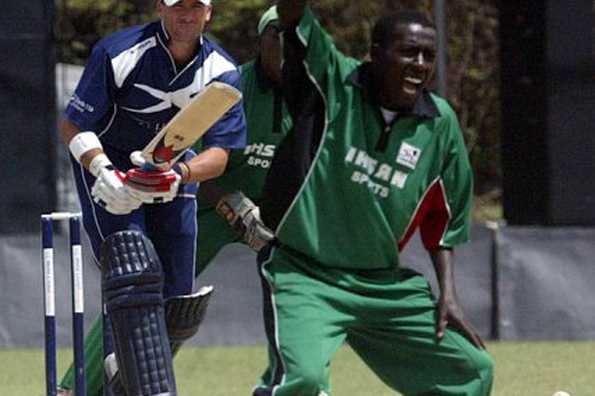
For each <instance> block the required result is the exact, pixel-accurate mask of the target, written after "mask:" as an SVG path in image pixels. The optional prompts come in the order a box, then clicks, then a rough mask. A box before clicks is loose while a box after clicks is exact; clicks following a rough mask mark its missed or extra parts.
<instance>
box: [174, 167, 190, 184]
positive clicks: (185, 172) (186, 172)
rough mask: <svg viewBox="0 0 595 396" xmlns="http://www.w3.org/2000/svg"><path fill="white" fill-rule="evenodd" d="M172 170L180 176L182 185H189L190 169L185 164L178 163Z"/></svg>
mask: <svg viewBox="0 0 595 396" xmlns="http://www.w3.org/2000/svg"><path fill="white" fill-rule="evenodd" d="M172 170H173V171H174V172H176V173H177V174H178V175H180V177H181V180H180V182H181V183H182V184H184V183H187V182H188V179H189V178H190V167H189V166H188V164H187V163H185V162H176V163H175V164H174V166H172Z"/></svg>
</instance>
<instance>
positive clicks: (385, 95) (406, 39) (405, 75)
mask: <svg viewBox="0 0 595 396" xmlns="http://www.w3.org/2000/svg"><path fill="white" fill-rule="evenodd" d="M435 59H436V31H435V30H434V29H432V28H429V27H424V26H422V25H420V24H417V23H409V24H399V25H397V26H395V29H394V33H393V39H392V40H389V42H388V44H387V45H386V48H381V47H375V48H372V62H373V63H374V66H375V67H374V70H375V74H376V76H375V79H377V80H378V81H379V82H380V85H379V86H380V87H381V91H382V92H381V93H380V96H381V98H382V102H383V103H382V105H383V106H385V107H387V108H389V109H392V110H401V109H406V110H410V109H412V108H413V106H414V105H415V101H416V99H417V97H418V96H419V95H420V93H421V92H422V90H423V88H425V87H426V86H427V85H428V84H429V83H430V81H431V79H432V75H433V72H434V65H435Z"/></svg>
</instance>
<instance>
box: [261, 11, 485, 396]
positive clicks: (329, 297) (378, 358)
mask: <svg viewBox="0 0 595 396" xmlns="http://www.w3.org/2000/svg"><path fill="white" fill-rule="evenodd" d="M278 11H279V16H280V20H281V21H282V26H283V27H284V33H283V37H284V64H283V82H282V86H283V90H284V92H283V93H284V95H285V99H286V103H287V105H288V107H289V111H290V113H291V115H292V118H293V120H294V123H295V125H296V127H295V128H294V129H293V130H292V131H290V133H288V135H287V137H286V139H285V140H284V141H283V142H281V143H280V145H279V148H278V149H277V153H276V155H275V158H274V160H273V164H272V166H271V169H270V171H269V174H268V176H267V180H266V183H265V186H264V192H263V201H262V205H261V212H262V219H263V220H264V223H265V224H266V225H267V226H269V227H270V228H271V229H274V230H275V235H276V240H275V242H273V243H271V244H269V245H267V247H266V248H265V249H263V250H262V251H261V252H260V254H259V265H260V270H261V275H262V279H263V284H264V285H265V295H267V296H268V301H265V304H264V316H265V328H266V330H267V336H268V340H269V351H270V355H269V359H270V362H269V367H268V369H267V370H266V372H265V373H264V374H263V376H262V378H261V384H260V385H259V386H258V387H257V388H255V390H254V393H253V394H254V395H255V396H264V395H267V396H268V395H275V396H289V395H298V394H299V395H303V396H321V395H329V394H330V393H331V389H330V383H329V368H330V360H331V358H332V356H333V354H334V353H335V351H336V350H337V349H338V348H339V347H340V346H341V345H342V344H343V343H344V342H347V343H348V344H349V345H350V346H351V347H352V348H353V349H354V350H355V352H356V353H357V354H358V355H359V356H360V357H361V358H362V359H363V361H364V362H365V363H366V364H367V365H368V367H370V368H371V369H372V370H373V371H374V372H375V373H376V374H377V375H378V377H379V378H381V379H382V381H384V382H385V383H386V384H387V385H389V386H390V387H391V388H393V389H395V390H396V391H399V392H400V393H402V394H404V395H478V396H479V395H488V394H489V393H490V390H491V386H492V372H493V362H492V359H491V358H490V356H489V355H488V353H487V352H486V351H485V350H484V348H483V343H482V341H481V339H480V338H479V336H478V335H477V334H476V332H475V331H474V330H473V328H472V326H471V325H470V324H469V323H468V322H467V321H466V320H465V318H464V316H463V313H462V310H461V308H460V306H459V303H458V301H457V295H456V291H455V285H454V279H453V248H454V247H455V246H456V245H458V244H460V243H463V242H465V241H466V240H467V239H468V233H469V209H470V207H471V202H472V172H471V169H470V164H469V160H468V156H467V152H466V148H465V144H464V141H463V136H462V133H461V130H460V127H459V124H458V121H457V117H456V115H455V114H454V112H453V110H452V109H451V107H450V106H449V105H448V103H447V102H446V101H445V100H444V99H442V98H440V97H438V96H436V95H433V94H431V93H429V92H428V91H427V90H426V86H427V84H428V83H429V81H430V80H431V77H432V73H433V68H434V57H435V51H436V49H435V42H436V31H435V28H434V26H433V24H432V23H431V22H430V21H429V20H428V19H427V18H426V17H424V15H423V14H420V13H418V12H416V11H409V10H407V11H401V12H399V13H397V14H395V15H392V16H385V17H382V18H381V19H380V20H379V21H378V22H377V24H376V25H375V27H374V29H373V33H372V40H371V41H372V42H371V48H370V55H371V62H365V63H360V62H358V61H356V60H354V59H351V58H348V57H346V56H344V55H343V54H342V53H341V52H339V51H338V50H337V49H336V47H335V46H334V44H333V41H332V39H331V38H330V37H329V35H328V34H327V33H326V32H325V31H324V30H323V29H322V28H321V26H320V25H319V23H318V22H317V21H316V19H315V17H314V16H313V14H312V12H311V10H310V9H309V8H308V7H307V6H306V1H305V0H280V1H279V2H278ZM417 229H419V230H420V233H421V237H422V240H423V242H424V245H425V247H426V248H427V250H428V251H429V253H430V257H431V259H432V262H433V264H434V267H435V270H436V275H437V278H438V281H439V285H440V295H439V298H438V301H435V299H434V298H433V296H432V294H431V291H430V288H429V286H428V283H427V281H426V280H425V279H424V278H423V277H422V276H421V275H420V274H418V273H416V272H414V271H412V270H409V269H406V268H404V267H403V266H402V265H401V263H400V261H399V251H400V250H401V249H402V248H403V246H404V245H405V244H406V243H407V241H408V240H409V238H410V237H411V235H412V234H413V233H414V231H415V230H417Z"/></svg>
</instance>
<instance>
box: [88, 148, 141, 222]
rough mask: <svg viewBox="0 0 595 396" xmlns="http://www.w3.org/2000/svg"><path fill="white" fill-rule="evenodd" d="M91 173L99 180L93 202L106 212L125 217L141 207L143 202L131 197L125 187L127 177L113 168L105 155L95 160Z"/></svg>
mask: <svg viewBox="0 0 595 396" xmlns="http://www.w3.org/2000/svg"><path fill="white" fill-rule="evenodd" d="M89 171H90V172H91V173H92V174H93V175H94V176H95V177H96V178H97V179H96V180H95V184H93V188H92V189H91V195H92V196H93V201H95V203H97V204H98V205H100V206H102V207H103V208H104V209H105V210H107V211H108V212H110V213H112V214H115V215H124V214H128V213H130V212H132V211H133V210H136V209H138V208H139V207H140V206H141V204H142V201H141V200H139V199H137V198H135V197H134V196H133V195H131V194H130V193H129V192H128V190H127V188H126V186H125V185H124V178H125V175H124V174H123V173H122V172H121V171H119V170H118V169H116V168H115V167H114V166H113V164H112V162H111V161H110V160H109V158H107V156H106V155H105V154H99V155H97V156H96V157H95V158H93V160H92V161H91V164H90V166H89Z"/></svg>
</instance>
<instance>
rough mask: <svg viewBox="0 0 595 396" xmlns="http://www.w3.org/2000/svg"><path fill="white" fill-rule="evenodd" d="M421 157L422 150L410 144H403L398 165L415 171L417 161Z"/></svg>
mask: <svg viewBox="0 0 595 396" xmlns="http://www.w3.org/2000/svg"><path fill="white" fill-rule="evenodd" d="M420 155H421V150H420V149H418V148H417V147H415V146H412V145H410V144H408V143H405V142H403V143H401V147H400V148H399V154H398V155H397V164H401V165H403V166H406V167H407V168H410V169H415V167H416V166H417V161H418V160H419V156H420Z"/></svg>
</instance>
